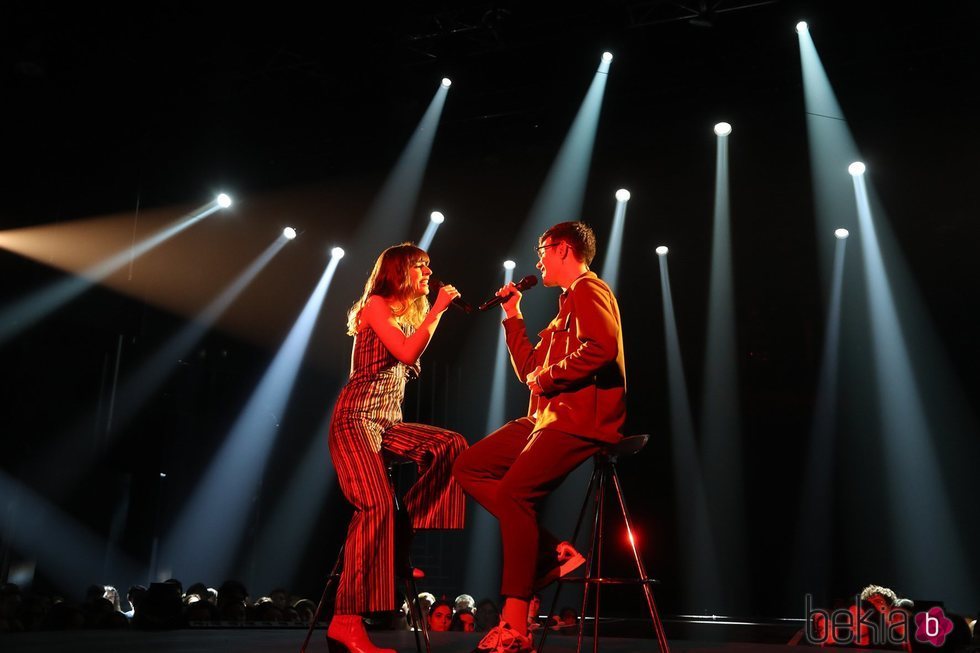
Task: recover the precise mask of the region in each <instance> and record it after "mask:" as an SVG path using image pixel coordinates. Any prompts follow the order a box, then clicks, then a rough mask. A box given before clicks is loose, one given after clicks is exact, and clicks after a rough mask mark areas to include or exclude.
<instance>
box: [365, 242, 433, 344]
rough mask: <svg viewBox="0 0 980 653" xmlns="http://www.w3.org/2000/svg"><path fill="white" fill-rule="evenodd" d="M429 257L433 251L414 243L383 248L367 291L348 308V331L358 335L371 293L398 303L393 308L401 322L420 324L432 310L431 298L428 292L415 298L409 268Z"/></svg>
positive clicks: (413, 324)
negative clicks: (430, 307)
mask: <svg viewBox="0 0 980 653" xmlns="http://www.w3.org/2000/svg"><path fill="white" fill-rule="evenodd" d="M428 260H429V255H428V254H426V253H425V251H424V250H421V249H419V248H418V247H416V246H415V245H413V244H412V243H402V244H400V245H393V246H392V247H389V248H388V249H386V250H385V251H383V252H381V255H380V256H379V257H378V260H377V261H375V263H374V269H373V270H371V276H369V277H368V280H367V283H365V284H364V293H363V294H362V295H361V298H360V299H358V300H357V301H356V302H354V305H353V306H351V308H350V310H349V311H348V312H347V335H349V336H353V335H357V332H358V327H359V326H360V321H361V309H363V308H364V305H365V304H366V303H367V300H368V297H370V296H371V295H380V296H381V297H384V298H385V299H386V300H387V301H388V302H390V303H394V304H395V307H394V308H393V311H394V314H395V321H396V322H398V324H400V325H408V326H411V327H418V325H419V324H421V323H422V320H423V319H424V318H425V315H426V313H428V312H429V300H428V299H427V298H426V297H425V296H424V295H423V296H422V297H419V298H417V299H415V300H412V299H411V293H412V287H411V285H410V283H409V277H408V271H409V270H410V269H411V268H412V266H413V265H416V264H417V263H418V262H419V261H426V262H428Z"/></svg>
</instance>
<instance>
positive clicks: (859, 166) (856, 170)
mask: <svg viewBox="0 0 980 653" xmlns="http://www.w3.org/2000/svg"><path fill="white" fill-rule="evenodd" d="M866 169H867V168H865V166H864V164H863V163H861V162H860V161H855V162H854V163H852V164H851V165H849V166H847V171H848V172H849V173H851V176H852V177H860V176H861V175H863V174H864V171H865V170H866Z"/></svg>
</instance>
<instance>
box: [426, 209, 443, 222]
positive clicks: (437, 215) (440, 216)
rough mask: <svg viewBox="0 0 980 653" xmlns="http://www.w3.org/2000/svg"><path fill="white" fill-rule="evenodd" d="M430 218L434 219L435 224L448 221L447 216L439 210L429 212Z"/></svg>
mask: <svg viewBox="0 0 980 653" xmlns="http://www.w3.org/2000/svg"><path fill="white" fill-rule="evenodd" d="M429 219H430V220H432V222H434V223H435V224H442V223H443V222H445V221H446V216H444V215H443V214H442V213H440V212H439V211H433V212H432V213H430V214H429Z"/></svg>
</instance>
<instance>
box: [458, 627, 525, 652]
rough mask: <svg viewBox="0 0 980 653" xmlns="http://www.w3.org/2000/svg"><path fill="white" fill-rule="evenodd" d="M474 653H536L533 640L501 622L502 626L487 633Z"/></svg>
mask: <svg viewBox="0 0 980 653" xmlns="http://www.w3.org/2000/svg"><path fill="white" fill-rule="evenodd" d="M473 653H534V649H533V648H532V647H531V639H530V638H529V637H528V636H527V635H522V634H520V633H519V632H517V631H516V630H514V629H513V628H511V627H510V625H509V624H508V623H507V622H506V621H504V620H501V621H500V624H499V625H497V626H494V627H493V628H491V629H490V630H488V631H487V634H486V635H484V636H483V639H481V640H480V643H479V644H477V645H476V649H475V650H474V651H473Z"/></svg>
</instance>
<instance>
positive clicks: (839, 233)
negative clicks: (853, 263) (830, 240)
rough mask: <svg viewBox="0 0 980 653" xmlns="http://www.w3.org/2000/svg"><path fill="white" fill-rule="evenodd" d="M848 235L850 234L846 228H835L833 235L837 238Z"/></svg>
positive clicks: (841, 238) (842, 238)
mask: <svg viewBox="0 0 980 653" xmlns="http://www.w3.org/2000/svg"><path fill="white" fill-rule="evenodd" d="M850 235H851V234H850V232H848V231H847V229H836V230H834V236H836V237H837V240H844V239H845V238H847V237H848V236H850Z"/></svg>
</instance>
